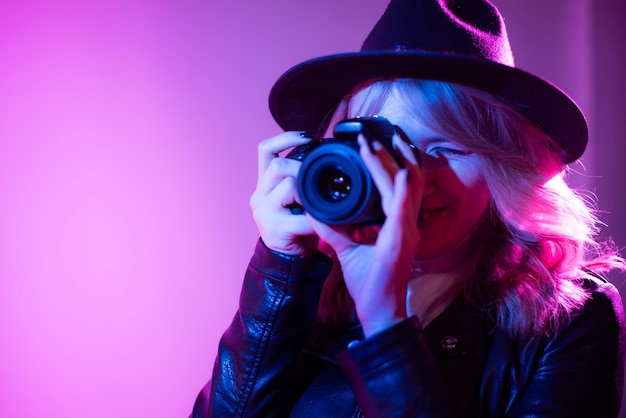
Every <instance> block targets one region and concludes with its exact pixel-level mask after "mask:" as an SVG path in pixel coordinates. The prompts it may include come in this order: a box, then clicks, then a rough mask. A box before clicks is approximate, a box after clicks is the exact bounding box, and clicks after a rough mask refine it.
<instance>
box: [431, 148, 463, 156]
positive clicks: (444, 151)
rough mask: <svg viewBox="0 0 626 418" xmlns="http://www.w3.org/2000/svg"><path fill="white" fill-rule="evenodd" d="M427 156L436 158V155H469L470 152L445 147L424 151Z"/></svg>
mask: <svg viewBox="0 0 626 418" xmlns="http://www.w3.org/2000/svg"><path fill="white" fill-rule="evenodd" d="M426 153H427V154H430V155H434V156H437V154H443V155H469V154H471V152H470V151H465V150H462V149H458V148H447V147H433V148H431V149H429V150H427V151H426Z"/></svg>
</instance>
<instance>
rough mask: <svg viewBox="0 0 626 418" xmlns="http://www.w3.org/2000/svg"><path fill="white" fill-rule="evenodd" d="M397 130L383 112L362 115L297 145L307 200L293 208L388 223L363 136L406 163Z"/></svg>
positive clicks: (330, 220)
mask: <svg viewBox="0 0 626 418" xmlns="http://www.w3.org/2000/svg"><path fill="white" fill-rule="evenodd" d="M394 133H395V128H394V125H392V124H391V122H389V121H388V120H387V119H385V118H383V117H381V116H371V117H356V118H353V119H346V120H343V121H341V122H339V123H337V124H336V125H335V128H334V131H333V137H332V138H324V139H320V140H317V141H315V140H314V141H312V142H311V143H309V144H305V145H302V146H299V147H296V148H294V149H293V150H292V151H291V152H289V153H288V154H287V158H291V159H295V160H300V161H302V166H301V167H300V172H299V174H298V192H299V193H300V199H301V201H302V206H300V205H295V206H291V207H290V209H291V211H292V212H294V213H302V212H303V211H306V212H308V213H309V214H311V216H313V217H314V218H316V219H318V220H319V221H321V222H323V223H326V224H330V225H376V224H382V223H383V222H384V220H385V215H384V213H383V210H382V206H381V197H380V193H379V192H378V189H377V188H376V186H375V185H374V182H373V180H372V177H371V175H370V173H369V170H368V169H367V167H366V166H365V163H364V162H363V160H362V159H361V156H360V155H359V145H358V143H357V138H358V136H359V134H362V135H363V136H364V137H365V138H366V140H367V141H368V142H369V143H371V141H373V140H376V141H378V142H380V143H381V144H382V145H383V147H385V148H386V149H387V151H389V153H391V155H392V156H393V157H394V158H395V159H396V161H397V162H398V163H399V164H400V166H403V163H402V157H401V156H400V155H398V153H397V152H396V151H395V149H394V147H393V145H392V137H393V134H394ZM418 157H419V156H418Z"/></svg>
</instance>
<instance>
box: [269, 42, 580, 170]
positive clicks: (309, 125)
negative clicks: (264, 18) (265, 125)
mask: <svg viewBox="0 0 626 418" xmlns="http://www.w3.org/2000/svg"><path fill="white" fill-rule="evenodd" d="M390 77H410V78H420V79H429V80H441V81H450V82H455V83H459V84H464V85H469V86H473V87H476V88H479V89H482V90H485V91H487V92H489V93H492V94H494V95H496V96H497V97H500V98H501V99H503V100H504V101H506V102H507V103H508V104H510V105H512V106H513V107H515V108H516V109H517V110H518V111H519V112H520V113H521V114H523V115H524V116H526V117H527V118H528V119H529V120H530V121H531V122H533V123H534V124H535V125H536V126H538V127H539V128H540V129H542V130H543V131H544V132H546V133H547V134H548V135H550V136H552V137H553V138H554V139H555V140H556V141H557V142H558V143H559V144H560V145H561V146H562V148H563V150H564V151H565V161H564V162H565V163H570V162H573V161H575V160H577V159H578V158H579V157H580V156H581V155H582V154H583V152H584V151H585V148H586V146H587V140H588V131H587V122H586V120H585V117H584V115H583V114H582V112H581V110H580V109H579V107H578V106H577V105H576V103H575V102H574V101H573V100H572V99H571V98H570V97H569V96H568V95H567V94H565V93H564V92H563V91H561V90H560V89H559V88H558V87H556V86H554V85H553V84H551V83H549V82H548V81H545V80H543V79H541V78H539V77H537V76H535V75H532V74H530V73H528V72H526V71H523V70H520V69H518V68H514V67H509V66H507V65H503V64H498V63H495V62H493V61H490V60H487V59H483V58H474V57H469V56H464V55H456V54H444V53H435V52H432V53H430V52H415V51H401V52H398V51H367V52H354V53H345V54H337V55H329V56H325V57H320V58H315V59H312V60H309V61H305V62H303V63H301V64H299V65H296V66H294V67H292V68H291V69H289V70H288V71H287V72H285V73H284V74H283V75H282V76H281V77H280V78H279V79H278V80H277V81H276V83H275V84H274V86H273V87H272V89H271V91H270V95H269V107H270V111H271V113H272V116H273V117H274V119H275V120H276V122H277V123H278V125H279V126H280V127H281V128H283V129H284V130H288V131H289V130H302V131H315V130H317V129H318V128H319V126H320V124H321V123H322V122H323V121H324V120H325V119H326V117H327V115H328V114H329V113H330V112H332V111H333V110H334V108H335V107H336V106H337V104H339V102H340V101H341V100H342V99H343V97H344V96H345V95H346V94H348V93H349V92H350V91H351V90H352V89H354V87H355V86H356V85H358V84H360V83H362V82H365V81H367V80H370V79H375V78H390Z"/></svg>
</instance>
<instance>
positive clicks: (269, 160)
mask: <svg viewBox="0 0 626 418" xmlns="http://www.w3.org/2000/svg"><path fill="white" fill-rule="evenodd" d="M310 140H311V139H310V138H307V137H305V136H302V135H301V134H300V132H284V133H282V134H280V135H278V136H275V137H272V138H269V139H266V140H264V141H262V142H261V143H260V144H259V147H258V178H257V186H256V190H255V191H254V193H253V194H252V197H251V198H250V207H251V208H252V214H253V217H254V221H255V222H256V224H257V228H258V229H259V232H260V234H261V238H262V239H263V242H264V243H265V245H266V246H267V247H268V248H270V249H272V250H274V251H278V252H280V253H283V254H287V255H294V256H304V257H306V256H311V255H313V254H314V253H315V251H316V250H317V245H318V238H317V236H316V235H315V233H314V232H313V228H311V225H310V224H309V222H308V220H307V218H306V217H305V216H304V215H296V214H294V213H292V211H291V210H290V209H289V207H288V206H289V205H291V204H293V203H300V198H299V195H298V190H297V177H298V171H299V169H300V165H301V164H302V163H301V162H300V161H297V160H293V159H290V158H284V157H281V156H280V153H282V152H283V151H285V150H287V149H289V148H291V147H295V146H299V145H304V144H306V143H307V142H309V141H310Z"/></svg>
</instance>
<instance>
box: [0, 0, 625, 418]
mask: <svg viewBox="0 0 626 418" xmlns="http://www.w3.org/2000/svg"><path fill="white" fill-rule="evenodd" d="M497 4H498V5H499V6H501V10H502V12H503V13H504V15H505V16H506V18H507V24H508V25H509V35H510V37H511V42H512V44H513V48H514V51H515V52H516V59H517V65H518V66H519V67H520V68H523V69H526V70H529V71H531V72H534V73H536V74H538V75H541V76H543V77H545V78H547V79H549V80H552V81H553V82H555V83H557V84H559V85H560V86H561V87H563V88H564V89H565V90H566V91H568V92H569V93H570V94H571V95H572V97H574V98H575V100H576V101H577V102H578V103H579V104H580V105H581V107H582V108H583V109H584V111H585V112H586V114H587V116H588V118H589V122H590V127H591V134H592V138H591V145H590V148H589V149H588V151H587V153H586V154H585V157H584V158H583V161H584V165H585V167H586V171H585V172H584V174H583V175H577V176H575V177H573V178H572V183H573V184H575V185H581V186H585V187H587V188H589V189H590V190H592V191H594V192H595V193H596V194H597V196H598V199H599V201H600V205H601V207H602V208H603V209H604V210H606V212H603V213H602V214H601V216H602V219H603V220H605V221H606V222H608V223H609V225H611V227H610V228H609V229H605V230H604V231H603V233H604V234H605V235H612V236H613V237H614V238H615V240H616V241H617V242H618V244H620V246H624V245H626V227H625V221H624V220H623V219H622V216H620V215H622V213H624V203H623V202H622V200H623V196H622V194H623V184H624V182H625V180H626V168H625V165H624V164H623V163H622V158H621V155H622V154H623V153H624V152H623V151H624V147H625V145H624V143H625V141H624V132H625V129H624V127H623V123H622V122H623V119H624V116H623V115H624V114H626V112H625V111H626V106H625V105H624V97H626V95H625V93H626V91H625V90H626V89H625V83H624V78H623V75H624V74H625V73H626V71H625V70H626V68H625V67H626V63H625V61H626V59H625V56H624V55H625V54H624V52H625V49H624V47H623V46H622V45H623V44H622V42H621V40H622V39H625V37H624V35H625V34H624V32H625V29H624V25H623V24H622V23H621V22H620V21H619V20H618V19H619V16H620V15H622V14H623V6H621V2H620V1H619V0H602V1H598V0H550V1H545V0H525V1H523V2H520V1H506V0H499V1H497ZM385 6H386V0H317V1H302V0H267V1H257V0H230V1H220V2H217V1H214V0H205V1H198V0H179V1H174V0H111V1H107V2H87V1H82V2H81V1H78V0H76V1H71V0H66V1H55V0H51V1H43V0H41V1H38V0H24V1H20V2H9V1H3V2H1V3H0V416H2V417H7V418H31V417H38V416H47V417H52V418H61V417H63V418H67V417H70V418H74V417H90V418H111V417H131V416H132V417H146V418H147V417H158V418H169V417H182V416H186V415H187V414H188V412H189V410H190V408H191V405H192V402H193V399H194V397H195V395H196V393H197V391H198V390H199V389H200V387H201V386H202V385H203V384H204V383H205V381H206V380H207V379H208V377H209V375H210V371H211V368H212V363H213V358H214V356H215V352H216V346H217V342H218V339H219V336H220V334H221V332H222V331H223V329H224V328H225V327H226V326H227V325H228V323H229V322H230V319H231V318H232V315H233V313H234V311H235V309H236V303H237V298H238V292H239V286H240V283H241V278H242V274H243V271H244V269H245V266H246V263H247V260H248V258H249V257H250V254H251V251H252V248H253V246H254V243H255V240H256V236H257V233H256V229H255V226H254V223H253V221H252V219H251V216H250V210H249V206H248V199H249V196H250V194H251V193H252V191H253V189H254V186H255V181H256V144H257V143H258V141H259V140H261V139H263V138H265V137H268V136H272V135H275V134H277V133H279V128H278V127H277V125H276V124H275V123H274V122H273V120H272V119H271V117H270V114H269V111H268V110H267V104H266V103H267V93H268V91H269V89H270V87H271V85H272V83H273V81H274V80H275V79H276V78H277V77H278V76H279V75H280V74H281V73H282V72H283V71H284V70H285V69H287V68H288V67H290V66H291V65H293V64H296V63H298V62H300V61H302V60H304V59H307V58H311V57H314V56H319V55H325V54H329V53H335V52H345V51H351V50H355V49H357V48H358V47H359V46H360V43H361V41H362V40H363V39H364V37H365V35H366V34H367V32H368V31H369V29H370V28H371V26H372V25H373V24H374V22H375V21H376V20H377V18H378V16H379V15H380V14H381V12H382V11H383V10H384V8H385ZM620 7H621V8H622V10H619V9H620ZM574 168H575V169H576V170H577V171H580V172H583V169H582V167H581V166H575V167H574ZM612 280H613V281H614V282H615V283H616V284H617V285H618V286H620V287H623V286H622V285H623V277H621V276H616V277H612Z"/></svg>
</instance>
